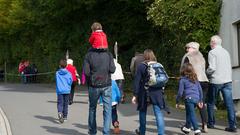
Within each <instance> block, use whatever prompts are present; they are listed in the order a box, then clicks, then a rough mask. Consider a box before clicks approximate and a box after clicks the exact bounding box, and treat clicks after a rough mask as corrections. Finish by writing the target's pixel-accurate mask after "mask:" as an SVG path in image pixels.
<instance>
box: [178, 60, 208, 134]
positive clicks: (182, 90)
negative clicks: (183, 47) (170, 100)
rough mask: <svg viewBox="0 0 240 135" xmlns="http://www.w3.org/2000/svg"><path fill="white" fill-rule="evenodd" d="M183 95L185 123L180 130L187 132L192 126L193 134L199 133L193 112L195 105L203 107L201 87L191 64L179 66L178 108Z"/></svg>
mask: <svg viewBox="0 0 240 135" xmlns="http://www.w3.org/2000/svg"><path fill="white" fill-rule="evenodd" d="M182 97H183V99H184V103H185V109H186V125H185V126H183V127H182V128H181V131H182V132H184V133H185V134H188V133H189V132H190V131H191V126H193V130H194V135H200V134H201V131H200V130H199V128H198V122H197V118H196V114H195V107H196V106H198V107H199V108H202V107H203V100H202V99H203V94H202V87H201V85H200V83H199V81H198V79H197V74H196V73H195V71H194V69H193V66H192V64H190V63H185V64H183V66H182V68H181V78H180V81H179V89H178V94H177V98H176V108H179V102H180V100H181V98H182Z"/></svg>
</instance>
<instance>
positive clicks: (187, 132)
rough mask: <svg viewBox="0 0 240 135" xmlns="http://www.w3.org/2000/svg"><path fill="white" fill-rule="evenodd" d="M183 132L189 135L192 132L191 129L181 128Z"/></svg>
mask: <svg viewBox="0 0 240 135" xmlns="http://www.w3.org/2000/svg"><path fill="white" fill-rule="evenodd" d="M181 131H182V132H183V133H184V134H189V132H190V131H191V129H190V128H186V127H185V126H183V127H181Z"/></svg>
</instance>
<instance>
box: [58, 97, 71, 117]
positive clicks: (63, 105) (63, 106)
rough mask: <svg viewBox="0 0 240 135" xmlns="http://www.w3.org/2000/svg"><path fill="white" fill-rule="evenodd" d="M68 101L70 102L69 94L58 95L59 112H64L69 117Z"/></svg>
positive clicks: (64, 115)
mask: <svg viewBox="0 0 240 135" xmlns="http://www.w3.org/2000/svg"><path fill="white" fill-rule="evenodd" d="M68 103H69V94H58V95H57V109H58V112H61V113H62V114H63V117H64V118H67V115H68Z"/></svg>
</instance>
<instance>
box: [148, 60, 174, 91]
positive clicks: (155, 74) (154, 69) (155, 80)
mask: <svg viewBox="0 0 240 135" xmlns="http://www.w3.org/2000/svg"><path fill="white" fill-rule="evenodd" d="M144 64H145V65H146V66H147V82H146V83H145V89H148V88H149V87H153V88H162V87H164V86H165V85H166V83H167V82H168V78H169V77H168V75H167V73H166V71H165V70H164V68H163V66H162V64H160V63H158V62H155V61H150V62H147V63H146V62H145V63H144Z"/></svg>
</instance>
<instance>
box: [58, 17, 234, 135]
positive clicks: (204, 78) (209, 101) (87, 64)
mask: <svg viewBox="0 0 240 135" xmlns="http://www.w3.org/2000/svg"><path fill="white" fill-rule="evenodd" d="M91 29H92V35H91V37H90V38H89V42H90V43H91V44H92V48H90V49H89V50H88V52H87V54H86V55H85V59H84V63H83V71H84V74H85V76H86V82H87V85H88V96H89V116H88V133H89V134H90V135H96V134H97V124H96V108H97V104H98V102H99V99H101V101H100V102H101V104H102V105H103V131H102V133H103V135H109V134H110V126H111V123H112V125H113V127H114V133H116V134H118V133H120V129H119V124H120V123H119V121H118V115H117V104H118V103H119V102H121V101H124V93H123V80H124V76H123V74H122V69H121V65H120V64H119V63H117V61H116V59H114V58H113V55H112V54H111V53H110V52H109V51H108V49H107V48H108V43H107V37H106V34H105V33H104V32H103V30H102V26H101V24H100V23H97V22H96V23H93V25H92V27H91ZM210 45H211V48H212V50H211V51H210V52H209V55H208V63H209V66H208V68H207V70H206V71H205V67H206V63H205V60H204V57H203V55H202V54H201V52H200V51H199V47H200V45H199V44H198V43H197V42H190V43H188V44H187V45H186V49H187V53H186V54H185V55H184V56H183V58H182V62H181V67H180V74H181V77H180V80H179V90H178V93H177V98H176V107H177V108H178V107H179V103H180V100H181V99H183V101H184V103H185V109H186V123H185V125H184V126H183V127H181V131H183V132H184V133H185V134H188V133H189V132H190V131H191V129H192V128H193V130H194V134H195V135H200V134H201V132H208V131H207V129H208V128H214V125H215V117H214V105H215V102H216V98H217V94H218V93H219V91H221V92H222V95H223V98H224V102H225V104H226V107H227V112H228V122H229V123H228V124H229V125H228V127H227V128H226V129H225V130H226V131H229V132H236V131H237V128H236V117H235V111H234V105H233V100H232V87H231V85H232V83H231V82H232V76H231V74H232V71H231V62H230V56H229V53H228V52H227V51H226V50H225V49H224V48H222V46H221V38H220V37H219V36H217V35H215V36H213V37H212V38H211V42H210ZM149 62H157V58H156V56H155V54H154V52H153V51H152V50H150V49H146V50H145V51H144V52H143V54H141V53H136V56H135V57H134V58H133V59H132V62H131V66H130V69H131V73H132V75H133V79H134V88H133V97H132V103H133V104H137V110H138V111H139V127H138V128H137V129H136V130H135V133H136V134H138V135H145V132H146V116H147V107H148V106H149V105H150V104H152V106H153V112H154V115H155V118H156V126H157V132H158V133H157V134H158V135H164V134H165V130H164V129H165V124H164V116H163V112H162V110H165V111H166V112H167V113H170V110H169V108H168V107H167V105H166V101H165V99H164V86H161V87H151V86H149V85H148V87H146V84H147V83H148V81H149V71H148V69H149V65H148V64H146V63H149ZM70 64H72V61H71V62H70ZM73 67H74V66H73ZM73 67H68V66H67V63H66V61H65V60H61V61H60V69H59V70H58V71H57V72H56V83H57V87H56V91H57V98H58V102H57V107H58V117H59V121H60V122H61V123H62V122H64V120H66V119H67V113H68V105H70V104H72V103H73V95H74V92H70V91H71V89H72V90H74V87H75V83H74V82H76V80H77V79H76V78H75V77H72V75H74V76H76V75H77V72H76V69H75V68H73ZM162 68H163V67H162ZM208 84H209V85H208ZM208 88H209V89H208ZM70 93H71V94H72V95H71V96H70V97H69V94H70ZM195 107H198V108H199V110H200V116H201V121H202V130H200V129H199V127H198V122H197V119H196V115H195V111H194V110H195V109H194V108H195ZM207 116H208V118H207ZM111 119H112V120H111Z"/></svg>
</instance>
